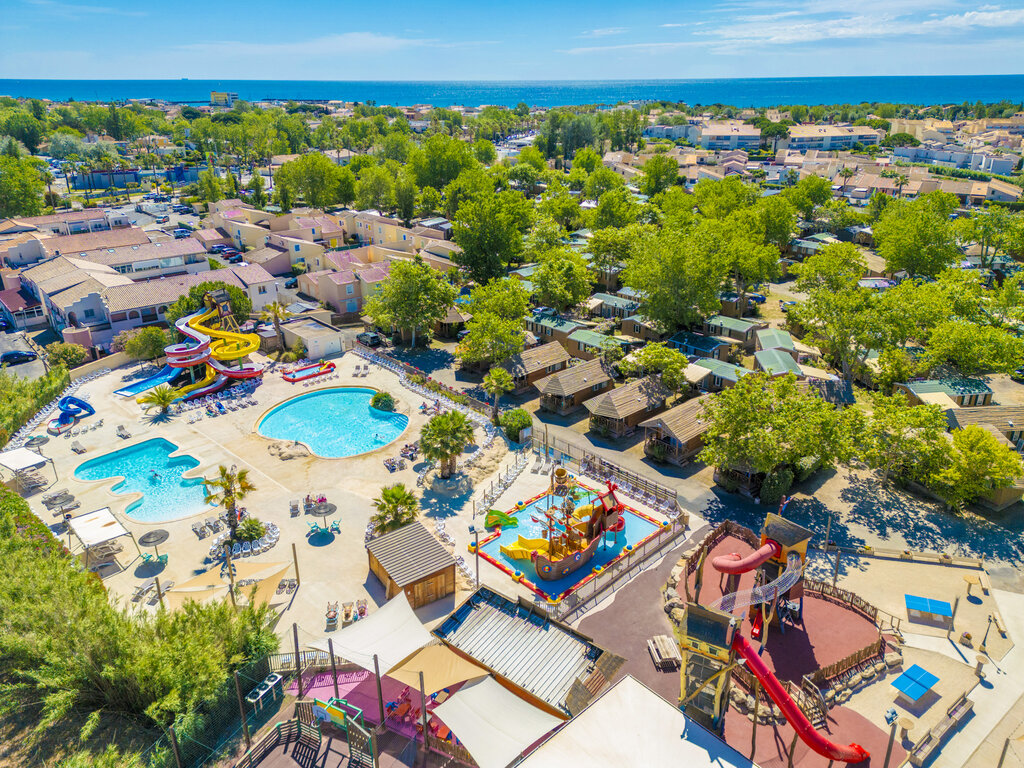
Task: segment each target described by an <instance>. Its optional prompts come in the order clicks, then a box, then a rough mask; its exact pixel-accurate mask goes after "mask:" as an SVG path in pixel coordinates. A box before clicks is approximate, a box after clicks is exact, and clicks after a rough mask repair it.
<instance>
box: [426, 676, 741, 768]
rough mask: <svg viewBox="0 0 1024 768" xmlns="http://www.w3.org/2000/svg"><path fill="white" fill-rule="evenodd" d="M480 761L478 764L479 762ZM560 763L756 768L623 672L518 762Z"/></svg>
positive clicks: (527, 765) (539, 767)
mask: <svg viewBox="0 0 1024 768" xmlns="http://www.w3.org/2000/svg"><path fill="white" fill-rule="evenodd" d="M461 693H462V691H459V694H456V695H455V696H454V697H453V699H458V697H459V695H461ZM447 703H448V702H445V703H444V704H442V705H441V706H440V707H438V708H437V710H435V712H434V714H436V715H437V716H438V717H441V718H442V719H443V718H444V715H442V714H441V710H442V709H443V708H444V707H445V705H447ZM445 724H446V725H447V726H448V727H449V728H451V729H452V730H453V731H454V732H455V735H456V736H458V737H459V739H460V740H462V741H463V743H465V744H466V748H467V749H469V751H470V754H472V755H473V757H477V755H476V753H475V752H473V748H472V747H471V746H470V745H469V743H468V742H467V740H466V739H467V737H464V736H463V735H462V733H460V732H459V730H458V729H457V728H455V726H454V725H452V724H451V723H449V722H448V721H445ZM613 732H614V733H613ZM613 735H614V738H611V736H613ZM477 759H478V760H479V758H477ZM480 765H481V766H483V765H484V764H483V763H482V762H481V763H480ZM566 765H586V766H588V768H620V767H621V766H623V765H645V766H646V765H652V766H653V765H677V766H686V767H687V768H756V766H755V765H754V763H752V762H751V761H750V760H749V759H747V758H746V757H744V756H743V755H741V754H740V753H739V752H737V751H736V750H735V749H733V748H732V747H730V746H729V745H728V744H726V743H725V742H724V741H722V740H721V739H719V738H718V737H717V736H715V735H714V734H712V733H711V732H710V731H706V730H704V729H703V728H702V727H700V726H699V725H697V724H696V723H695V722H693V721H692V720H690V719H689V718H688V717H687V716H686V715H685V714H683V713H682V712H680V711H679V709H677V708H676V707H675V706H674V705H673V704H670V703H669V702H667V701H665V700H664V699H663V698H661V697H660V696H659V695H658V694H656V693H655V692H654V691H652V690H651V689H650V688H647V687H646V686H645V685H644V684H643V683H641V682H639V681H638V680H636V679H635V678H633V677H630V676H628V675H627V676H626V677H624V678H622V679H621V680H619V681H618V682H617V683H616V684H615V685H613V686H612V687H611V688H609V689H608V690H607V691H605V692H604V693H603V694H602V695H601V696H600V697H599V698H597V699H595V700H594V701H593V702H591V704H590V705H589V706H588V707H587V708H586V709H584V710H583V711H582V712H580V713H579V714H578V715H576V717H574V718H573V719H572V720H570V721H569V722H568V723H567V724H566V725H565V726H564V727H562V728H561V729H560V730H559V731H558V733H555V734H554V735H552V736H551V738H549V739H548V740H547V741H545V742H544V743H543V744H541V745H540V746H539V747H538V748H537V749H536V750H534V751H533V752H532V753H531V754H530V755H529V756H528V757H527V758H526V759H525V760H523V762H521V763H520V764H519V766H520V768H562V767H563V766H566Z"/></svg>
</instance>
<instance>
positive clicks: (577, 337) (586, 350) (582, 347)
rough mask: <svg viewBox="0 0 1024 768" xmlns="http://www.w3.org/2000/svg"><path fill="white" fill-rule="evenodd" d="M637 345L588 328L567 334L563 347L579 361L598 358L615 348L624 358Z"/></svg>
mask: <svg viewBox="0 0 1024 768" xmlns="http://www.w3.org/2000/svg"><path fill="white" fill-rule="evenodd" d="M638 344H639V342H632V341H630V340H629V339H623V338H621V337H619V336H606V335H605V334H603V333H598V332H597V331H592V330H590V329H589V328H580V329H579V330H576V331H573V332H572V333H570V334H569V338H568V340H567V343H566V345H565V346H566V348H567V349H568V350H569V354H570V355H572V356H573V357H578V358H580V359H581V360H593V359H594V358H595V357H600V355H601V352H602V351H604V350H605V349H607V348H609V347H610V348H616V347H617V348H618V349H619V350H620V351H621V352H622V356H623V357H625V356H626V355H627V354H629V352H630V350H631V349H632V348H633V347H634V346H637V345H638Z"/></svg>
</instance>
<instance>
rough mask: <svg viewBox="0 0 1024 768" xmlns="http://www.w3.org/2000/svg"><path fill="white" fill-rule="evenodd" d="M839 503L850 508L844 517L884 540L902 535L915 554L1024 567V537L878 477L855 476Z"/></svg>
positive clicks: (851, 476)
mask: <svg viewBox="0 0 1024 768" xmlns="http://www.w3.org/2000/svg"><path fill="white" fill-rule="evenodd" d="M839 498H840V500H841V501H843V502H844V503H846V504H849V505H850V510H849V512H847V513H846V514H845V515H844V517H845V518H846V522H850V523H857V524H859V525H862V526H864V527H865V528H867V529H869V530H871V531H872V532H873V533H876V534H877V535H878V536H880V537H882V538H891V537H893V536H901V537H902V538H903V539H904V540H905V541H906V542H907V546H908V547H910V548H911V549H917V550H927V551H932V552H943V551H944V552H948V553H949V554H959V555H964V556H967V557H981V556H985V557H987V558H996V559H999V560H1005V561H1008V562H1020V560H1021V549H1020V544H1021V537H1020V534H1017V533H1014V532H1013V531H1010V530H1008V529H1006V528H1003V527H1002V526H999V525H997V524H995V523H994V522H992V521H991V520H987V519H986V518H983V517H980V516H978V515H974V514H971V513H964V514H958V513H954V512H948V511H946V510H945V509H943V508H942V506H941V505H939V504H937V503H935V502H931V501H927V500H925V499H922V498H920V497H918V496H915V495H913V494H912V493H910V492H909V491H904V490H901V489H898V488H891V487H884V486H880V484H879V483H878V482H877V480H876V479H875V478H873V477H870V478H864V477H858V476H857V475H853V474H850V475H849V476H848V477H847V486H846V487H845V488H844V489H843V490H842V491H841V492H840V494H839Z"/></svg>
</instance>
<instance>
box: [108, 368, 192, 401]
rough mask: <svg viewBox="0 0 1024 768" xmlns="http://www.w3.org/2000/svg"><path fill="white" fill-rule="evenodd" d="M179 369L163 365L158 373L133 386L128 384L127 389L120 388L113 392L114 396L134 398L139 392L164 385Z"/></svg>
mask: <svg viewBox="0 0 1024 768" xmlns="http://www.w3.org/2000/svg"><path fill="white" fill-rule="evenodd" d="M181 371H182V369H181V368H171V366H169V365H165V366H164V367H163V368H161V369H160V371H159V373H155V374H153V375H152V376H150V377H149V378H145V379H141V380H139V381H136V382H135V383H134V384H129V385H128V386H127V387H122V388H121V389H118V390H116V391H115V392H114V394H115V395H121V396H123V397H134V396H135V395H137V394H139V393H140V392H145V391H146V390H147V389H152V388H153V387H155V386H158V385H160V384H166V383H167V382H169V381H170V380H171V379H173V378H174V377H175V376H177V375H178V374H179V373H181Z"/></svg>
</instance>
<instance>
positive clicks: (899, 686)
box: [892, 664, 939, 702]
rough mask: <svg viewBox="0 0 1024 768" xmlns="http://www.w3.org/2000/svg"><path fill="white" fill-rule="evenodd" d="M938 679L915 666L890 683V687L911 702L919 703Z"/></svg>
mask: <svg viewBox="0 0 1024 768" xmlns="http://www.w3.org/2000/svg"><path fill="white" fill-rule="evenodd" d="M937 682H939V678H937V677H936V676H935V675H933V674H932V673H931V672H929V671H928V670H926V669H922V668H921V667H919V666H918V665H917V664H915V665H914V666H912V667H911V668H910V669H908V670H907V671H906V672H904V673H903V674H902V675H900V676H899V677H897V678H896V679H895V680H893V681H892V687H893V688H895V689H896V690H897V691H899V692H900V693H901V694H902V695H903V696H905V697H906V698H907V699H909V700H910V701H912V702H916V701H919V700H920V699H921V697H922V696H924V695H925V694H926V693H928V691H930V690H931V689H932V686H934V685H935V684H936V683H937Z"/></svg>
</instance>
